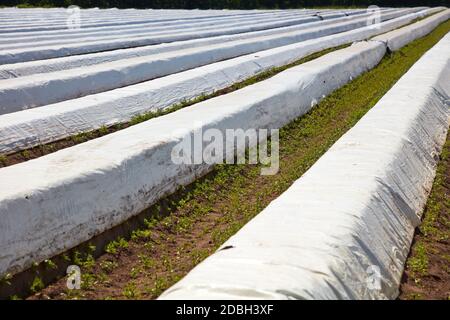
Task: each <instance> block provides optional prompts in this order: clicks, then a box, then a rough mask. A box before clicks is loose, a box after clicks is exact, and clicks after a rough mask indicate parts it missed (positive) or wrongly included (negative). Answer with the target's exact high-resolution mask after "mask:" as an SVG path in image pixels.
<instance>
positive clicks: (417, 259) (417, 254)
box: [408, 242, 428, 276]
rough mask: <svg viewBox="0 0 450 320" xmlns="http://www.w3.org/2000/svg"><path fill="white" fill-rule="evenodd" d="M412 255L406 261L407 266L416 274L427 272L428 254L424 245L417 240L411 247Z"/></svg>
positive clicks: (423, 274) (420, 274)
mask: <svg viewBox="0 0 450 320" xmlns="http://www.w3.org/2000/svg"><path fill="white" fill-rule="evenodd" d="M413 252H414V255H413V256H412V257H411V258H410V259H409V261H408V267H409V268H410V270H411V271H412V272H413V273H414V275H416V276H425V275H426V274H427V273H428V255H427V250H426V247H425V245H424V244H423V243H422V242H418V243H417V244H416V245H415V246H414V249H413Z"/></svg>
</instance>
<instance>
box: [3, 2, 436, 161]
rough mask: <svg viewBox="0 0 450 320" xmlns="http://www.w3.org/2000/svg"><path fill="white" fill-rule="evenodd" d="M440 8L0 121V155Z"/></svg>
mask: <svg viewBox="0 0 450 320" xmlns="http://www.w3.org/2000/svg"><path fill="white" fill-rule="evenodd" d="M438 10H440V9H439V8H434V9H427V10H423V11H420V12H417V13H413V14H408V15H406V16H403V17H398V18H395V19H392V20H389V21H386V22H383V23H381V24H380V26H379V28H376V29H374V28H371V27H364V28H358V29H355V30H351V31H347V32H343V33H339V34H333V35H330V36H325V37H321V38H318V39H311V40H307V41H304V42H301V43H296V44H292V45H288V46H283V47H279V48H274V49H269V50H265V51H260V52H257V53H254V54H250V55H246V56H242V57H238V58H234V59H231V60H227V61H222V62H217V63H214V64H211V65H207V66H203V67H199V68H195V69H192V70H188V71H184V72H181V73H178V74H174V75H169V76H166V77H162V78H159V79H155V80H151V81H148V82H144V83H140V84H137V85H132V86H128V87H124V88H119V89H115V90H112V91H107V92H104V93H99V94H95V95H90V96H86V97H82V98H79V99H74V100H69V101H64V102H60V103H56V104H53V105H48V106H43V107H39V108H35V109H31V110H24V111H20V112H16V113H12V114H5V115H2V116H0V152H1V153H11V152H13V151H17V150H21V149H25V148H30V147H33V146H36V145H40V144H44V143H48V142H52V141H56V140H59V139H63V138H65V137H67V136H70V135H73V134H77V133H79V132H84V131H89V130H95V129H98V128H100V127H102V126H103V125H106V126H108V125H112V124H115V123H118V122H125V121H129V120H130V119H131V118H132V117H133V116H134V115H136V114H141V113H145V112H148V111H151V110H157V109H162V108H165V107H169V106H171V105H174V104H176V103H179V102H181V101H183V100H189V99H192V98H195V97H196V96H199V95H200V94H205V93H206V94H207V93H212V92H214V91H216V90H219V89H222V88H225V87H227V86H229V85H231V84H233V83H235V82H238V81H241V80H243V79H246V78H249V77H251V76H253V75H256V74H257V73H260V72H262V71H265V70H269V69H270V68H272V67H277V66H282V65H286V64H288V63H291V62H293V61H296V60H298V59H300V58H302V57H304V56H306V55H308V54H311V53H314V52H318V51H321V50H324V49H328V48H331V47H336V46H339V45H342V44H345V43H351V42H354V41H358V40H363V39H366V38H369V37H371V36H374V35H376V34H379V33H382V32H387V31H390V30H392V29H394V28H397V27H400V26H401V25H404V24H406V23H408V22H410V21H412V20H414V19H415V18H417V17H420V16H423V15H425V14H429V13H433V12H436V11H438Z"/></svg>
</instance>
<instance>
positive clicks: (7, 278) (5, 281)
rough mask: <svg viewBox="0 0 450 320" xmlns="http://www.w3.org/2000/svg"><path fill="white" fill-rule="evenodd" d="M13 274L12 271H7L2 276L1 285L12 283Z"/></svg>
mask: <svg viewBox="0 0 450 320" xmlns="http://www.w3.org/2000/svg"><path fill="white" fill-rule="evenodd" d="M12 278H13V277H12V274H11V273H7V274H5V275H4V276H3V277H1V278H0V285H5V284H6V285H8V286H10V285H11V280H12Z"/></svg>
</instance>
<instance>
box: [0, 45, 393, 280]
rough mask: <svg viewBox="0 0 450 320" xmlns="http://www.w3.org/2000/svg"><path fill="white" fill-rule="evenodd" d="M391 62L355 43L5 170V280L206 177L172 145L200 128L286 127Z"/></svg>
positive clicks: (1, 174) (1, 208) (0, 178)
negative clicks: (178, 159)
mask: <svg viewBox="0 0 450 320" xmlns="http://www.w3.org/2000/svg"><path fill="white" fill-rule="evenodd" d="M384 53H385V46H384V45H383V44H382V43H379V42H370V43H366V42H362V43H358V44H355V45H352V46H350V47H348V48H346V49H343V50H339V51H336V52H333V53H330V54H328V55H326V56H323V57H321V58H319V59H316V60H313V61H310V62H308V63H305V64H303V65H300V66H297V67H294V68H291V69H289V70H287V71H285V72H282V73H280V74H278V75H276V76H274V77H272V78H270V79H268V80H265V81H263V82H260V83H256V84H254V85H252V86H249V87H246V88H243V89H241V90H238V91H235V92H232V93H230V94H227V95H223V96H219V97H216V98H213V99H210V100H207V101H204V102H202V103H199V104H197V105H194V106H191V107H187V108H184V109H181V110H178V111H177V112H174V113H171V114H168V115H166V116H164V117H158V118H154V119H151V120H149V121H146V122H144V123H141V124H138V125H136V126H133V127H130V128H127V129H125V130H121V131H118V132H115V133H112V134H110V135H106V136H104V137H101V138H98V139H94V140H91V141H88V142H86V143H83V144H80V145H77V146H74V147H71V148H68V149H63V150H60V151H58V152H56V153H52V154H49V155H46V156H44V157H41V158H38V159H34V160H30V161H27V162H24V163H20V164H17V165H14V166H10V167H5V168H1V169H0V217H1V221H2V224H0V274H4V273H6V272H11V273H16V272H19V271H21V270H24V269H25V268H27V267H29V266H30V265H31V264H32V263H33V262H36V261H42V260H44V259H47V258H50V257H52V256H54V255H56V254H58V253H61V252H63V251H65V250H67V249H69V248H72V247H74V246H76V245H78V244H80V243H82V242H84V241H87V240H89V239H90V238H92V237H93V236H95V235H97V234H99V233H101V232H103V231H105V230H108V229H110V228H112V227H113V226H115V225H118V224H120V223H122V222H124V221H126V220H127V219H128V218H130V217H132V216H134V215H136V214H138V213H139V212H141V211H142V210H144V209H145V208H147V207H148V206H149V205H151V204H152V203H154V202H155V201H157V200H158V199H160V198H161V197H163V196H164V195H166V194H169V193H172V192H173V191H175V190H176V189H177V188H178V187H179V186H181V185H187V184H188V183H190V182H192V181H194V180H195V179H196V178H198V177H199V176H201V175H203V174H205V173H206V172H208V171H209V170H210V169H211V168H210V167H209V166H207V165H199V166H190V165H176V164H174V163H173V162H172V161H171V151H172V149H173V147H174V145H175V144H176V143H178V142H179V141H181V139H182V138H183V137H185V136H186V135H190V134H191V132H193V131H194V130H195V129H196V128H197V127H196V126H197V125H196V123H198V122H200V123H202V124H203V129H204V130H206V129H208V128H210V127H214V128H216V129H219V130H221V131H222V132H224V131H225V129H231V128H236V129H237V128H241V129H244V130H246V129H248V128H267V129H270V128H279V127H281V126H282V125H284V124H286V123H288V122H289V121H291V120H293V119H295V118H296V117H298V116H301V115H302V114H304V113H305V112H307V111H308V110H309V109H310V108H311V101H312V100H320V99H321V98H322V97H323V96H324V95H327V94H328V93H330V92H331V91H333V90H335V89H337V88H338V87H340V86H342V85H343V84H345V83H347V82H348V81H350V78H352V77H353V78H354V77H356V76H358V75H359V74H361V73H363V72H365V71H367V70H368V69H370V68H372V67H374V66H375V65H376V64H377V63H378V62H379V61H380V60H381V59H382V57H383V56H384ZM330 74H331V75H333V77H330ZM324 80H326V81H325V84H324ZM305 86H308V90H307V91H303V88H304V87H305ZM299 97H300V98H299ZM179 128H183V130H182V132H179V130H177V129H179ZM205 145H206V143H205ZM18 176H25V177H27V178H26V183H24V181H23V180H20V181H18V180H17V177H18Z"/></svg>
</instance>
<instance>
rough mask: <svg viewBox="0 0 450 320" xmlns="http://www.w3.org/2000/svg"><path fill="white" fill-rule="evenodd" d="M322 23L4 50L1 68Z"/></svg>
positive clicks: (295, 21)
mask: <svg viewBox="0 0 450 320" xmlns="http://www.w3.org/2000/svg"><path fill="white" fill-rule="evenodd" d="M363 13H364V11H360V12H355V13H354V14H363ZM345 15H346V14H345V13H332V14H327V15H325V16H324V17H323V18H324V19H335V18H339V17H344V16H345ZM319 20H321V19H320V18H319V17H318V16H314V15H311V16H300V17H299V18H298V19H290V20H287V21H283V20H281V21H275V22H267V23H256V24H251V25H247V26H240V27H229V28H219V29H212V28H207V29H206V30H198V31H195V30H194V31H192V30H188V31H186V32H175V33H170V34H161V35H154V36H151V35H150V36H149V35H141V36H135V37H126V38H124V39H120V38H119V39H109V40H108V39H106V40H98V41H96V40H95V39H92V40H89V41H82V42H79V43H68V44H59V45H58V44H53V45H48V46H39V47H36V48H33V47H31V48H19V49H11V50H0V64H6V63H17V62H24V61H32V60H41V59H50V58H56V57H63V56H70V55H75V54H84V53H90V52H99V51H106V50H114V49H122V48H130V47H138V46H145V45H153V44H159V43H164V42H175V41H183V40H189V39H198V38H207V37H213V36H219V35H226V34H238V33H243V32H251V31H258V30H265V29H271V28H279V27H283V26H290V25H295V24H302V23H308V22H314V21H319Z"/></svg>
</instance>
